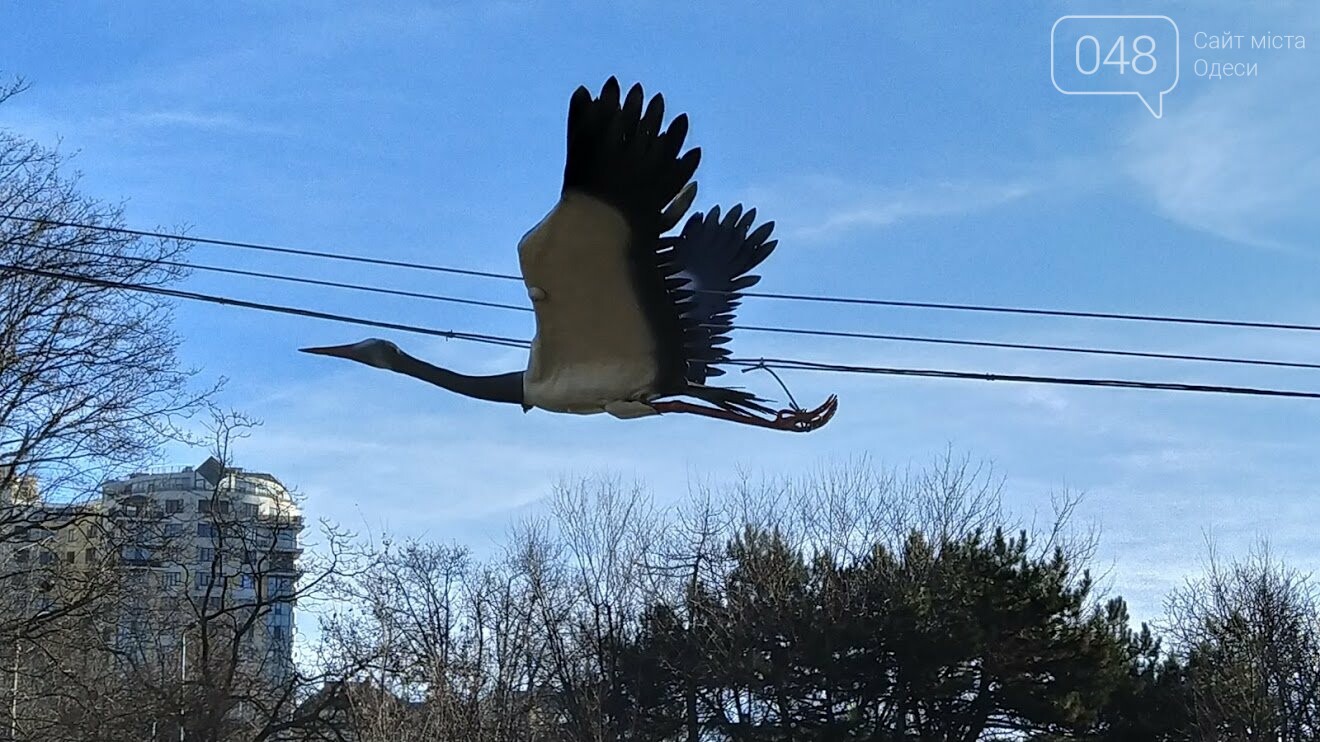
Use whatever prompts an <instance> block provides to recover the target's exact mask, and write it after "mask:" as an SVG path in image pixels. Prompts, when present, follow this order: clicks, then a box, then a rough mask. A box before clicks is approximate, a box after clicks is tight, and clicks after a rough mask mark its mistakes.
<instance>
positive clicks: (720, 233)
mask: <svg viewBox="0 0 1320 742" xmlns="http://www.w3.org/2000/svg"><path fill="white" fill-rule="evenodd" d="M755 223H756V209H748V210H746V211H744V210H743V207H742V204H738V205H737V206H734V207H733V208H732V209H729V211H728V213H727V214H725V215H724V216H723V218H721V216H720V208H719V207H718V206H716V207H715V208H713V209H711V210H710V213H708V214H704V215H703V214H701V213H696V214H693V215H692V217H691V218H690V219H688V222H687V224H686V225H684V227H683V231H682V232H681V233H680V234H679V235H677V236H673V237H665V238H662V239H661V240H660V256H661V258H662V263H661V269H662V272H663V273H664V275H665V278H666V281H665V283H666V288H667V289H668V291H669V295H670V299H671V301H672V302H673V306H674V311H676V312H677V313H678V316H679V325H680V330H681V332H680V334H679V335H678V336H676V337H673V338H671V340H672V341H674V342H676V343H678V344H679V348H678V350H677V351H676V352H678V353H681V354H682V356H683V358H684V359H686V368H685V369H684V375H683V379H682V381H683V383H684V384H685V386H686V389H685V390H684V391H683V393H684V394H688V395H690V396H695V397H699V398H702V399H705V400H707V401H709V402H713V403H715V404H718V405H720V406H721V407H726V408H733V407H745V408H749V409H753V410H757V411H760V412H766V411H768V410H767V408H765V407H764V406H762V405H759V404H757V401H758V400H757V398H756V397H755V396H753V395H752V394H750V393H748V392H745V391H742V390H738V389H725V388H720V387H708V386H705V383H706V380H707V379H708V378H711V377H715V376H719V375H721V374H723V373H724V371H723V369H720V368H718V367H716V366H713V365H711V364H713V363H715V362H718V361H721V360H723V359H725V358H727V357H728V356H729V351H728V349H727V348H726V347H725V346H726V344H727V343H728V342H729V339H730V337H729V336H730V333H732V331H733V318H734V313H735V311H736V310H737V308H738V304H739V303H740V301H741V299H742V295H741V292H742V291H744V290H746V289H748V288H750V287H752V286H754V285H756V283H757V282H758V281H760V280H761V277H760V276H758V275H754V274H752V273H751V272H750V271H752V270H753V269H754V268H756V266H758V265H760V264H761V262H762V261H763V260H765V259H766V258H767V257H769V255H770V253H771V252H772V251H773V250H774V249H775V245H776V244H777V242H776V241H775V240H772V239H770V234H771V232H773V231H774V226H775V225H774V222H766V223H765V224H762V225H760V226H758V227H756V228H755V229H753V225H754V224H755Z"/></svg>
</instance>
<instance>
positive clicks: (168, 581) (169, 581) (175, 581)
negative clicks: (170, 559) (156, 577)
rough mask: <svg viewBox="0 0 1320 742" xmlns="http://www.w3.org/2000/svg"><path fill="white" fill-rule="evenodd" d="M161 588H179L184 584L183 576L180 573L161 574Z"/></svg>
mask: <svg viewBox="0 0 1320 742" xmlns="http://www.w3.org/2000/svg"><path fill="white" fill-rule="evenodd" d="M160 584H161V587H178V586H179V585H181V584H183V575H182V574H180V573H178V572H161V573H160Z"/></svg>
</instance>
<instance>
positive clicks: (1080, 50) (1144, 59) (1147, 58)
mask: <svg viewBox="0 0 1320 742" xmlns="http://www.w3.org/2000/svg"><path fill="white" fill-rule="evenodd" d="M1127 51H1128V49H1127V37H1126V36H1119V37H1118V38H1117V39H1114V43H1113V45H1112V46H1110V47H1109V53H1108V54H1106V55H1105V58H1104V60H1103V61H1102V60H1101V59H1100V40H1099V39H1097V38H1096V37H1094V36H1091V35H1090V34H1087V35H1086V36H1083V37H1081V38H1080V39H1078V40H1077V48H1076V49H1075V51H1074V55H1073V57H1074V60H1075V61H1076V63H1077V71H1078V72H1080V73H1082V74H1083V75H1094V74H1095V73H1097V72H1099V71H1100V67H1101V66H1108V65H1112V66H1114V67H1117V68H1118V74H1120V75H1122V74H1124V73H1126V72H1127V68H1128V65H1131V66H1132V71H1133V72H1135V73H1137V74H1138V75H1149V74H1150V73H1152V72H1154V71H1155V66H1156V64H1157V62H1156V60H1155V39H1153V38H1151V37H1149V36H1145V35H1142V36H1138V37H1137V38H1135V39H1133V40H1132V58H1131V59H1128V57H1127ZM1084 61H1089V62H1090V65H1089V66H1087V65H1086V64H1084Z"/></svg>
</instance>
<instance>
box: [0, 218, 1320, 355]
mask: <svg viewBox="0 0 1320 742" xmlns="http://www.w3.org/2000/svg"><path fill="white" fill-rule="evenodd" d="M4 219H10V220H14V221H20V222H25V223H29V224H37V225H43V224H44V225H50V226H54V227H69V228H75V229H91V230H100V231H103V232H112V233H116V234H126V235H134V236H138V237H152V238H157V239H165V240H177V241H183V242H195V243H198V244H204V245H215V246H220V247H235V248H241V249H248V250H262V251H266V252H273V253H283V254H289V255H301V256H305V257H316V258H324V259H327V260H344V261H350V262H355V263H366V264H370V265H383V266H389V267H393V268H408V269H414V270H424V271H435V272H439V273H451V274H456V275H465V276H476V277H480V278H495V279H500V280H509V281H520V280H522V277H521V276H517V275H513V274H508V273H495V272H490V271H477V270H469V269H465V268H453V267H449V266H442V265H434V264H429V263H415V262H408V261H401V260H385V259H381V258H368V257H363V256H360V255H348V254H343V253H333V252H326V251H322V250H308V249H300V248H291V247H279V246H275V245H263V244H259V243H253V242H238V241H234V240H222V239H215V238H209V237H188V236H185V235H180V234H171V233H168V232H155V231H150V230H139V229H127V228H124V227H108V226H102V225H96V224H81V223H78V222H68V221H61V220H53V219H37V218H33V217H23V216H15V215H5V214H0V220H4ZM698 291H700V292H701V293H713V294H727V293H729V292H727V291H716V290H712V289H699V290H698ZM739 293H740V294H741V295H742V296H744V297H747V298H752V299H775V300H780V301H799V302H816V303H825V304H844V305H853V306H877V307H898V308H907V309H938V310H948V311H960V312H982V313H993V314H1018V315H1030V316H1038V317H1069V318H1074V319H1105V320H1125V321H1133V322H1154V323H1165V324H1184V325H1201V326H1212V327H1237V328H1249V329H1257V330H1300V331H1305V332H1320V325H1315V324H1306V323H1299V322H1262V321H1255V320H1232V319H1215V318H1208V317H1182V316H1174V315H1159V314H1135V313H1123V312H1092V311H1079V310H1068V309H1045V308H1039V307H1014V306H998V305H989V304H960V303H951V302H933V301H906V300H899V299H874V298H867V297H844V296H828V295H823V294H787V293H773V292H764V291H743V292H739Z"/></svg>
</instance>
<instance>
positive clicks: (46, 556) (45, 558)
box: [37, 551, 55, 564]
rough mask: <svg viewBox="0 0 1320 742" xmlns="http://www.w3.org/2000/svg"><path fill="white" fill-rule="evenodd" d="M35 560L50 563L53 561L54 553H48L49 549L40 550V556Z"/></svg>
mask: <svg viewBox="0 0 1320 742" xmlns="http://www.w3.org/2000/svg"><path fill="white" fill-rule="evenodd" d="M37 561H39V562H41V563H42V564H50V563H51V562H53V561H55V555H54V554H52V553H50V552H49V551H43V552H41V556H39V557H37Z"/></svg>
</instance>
